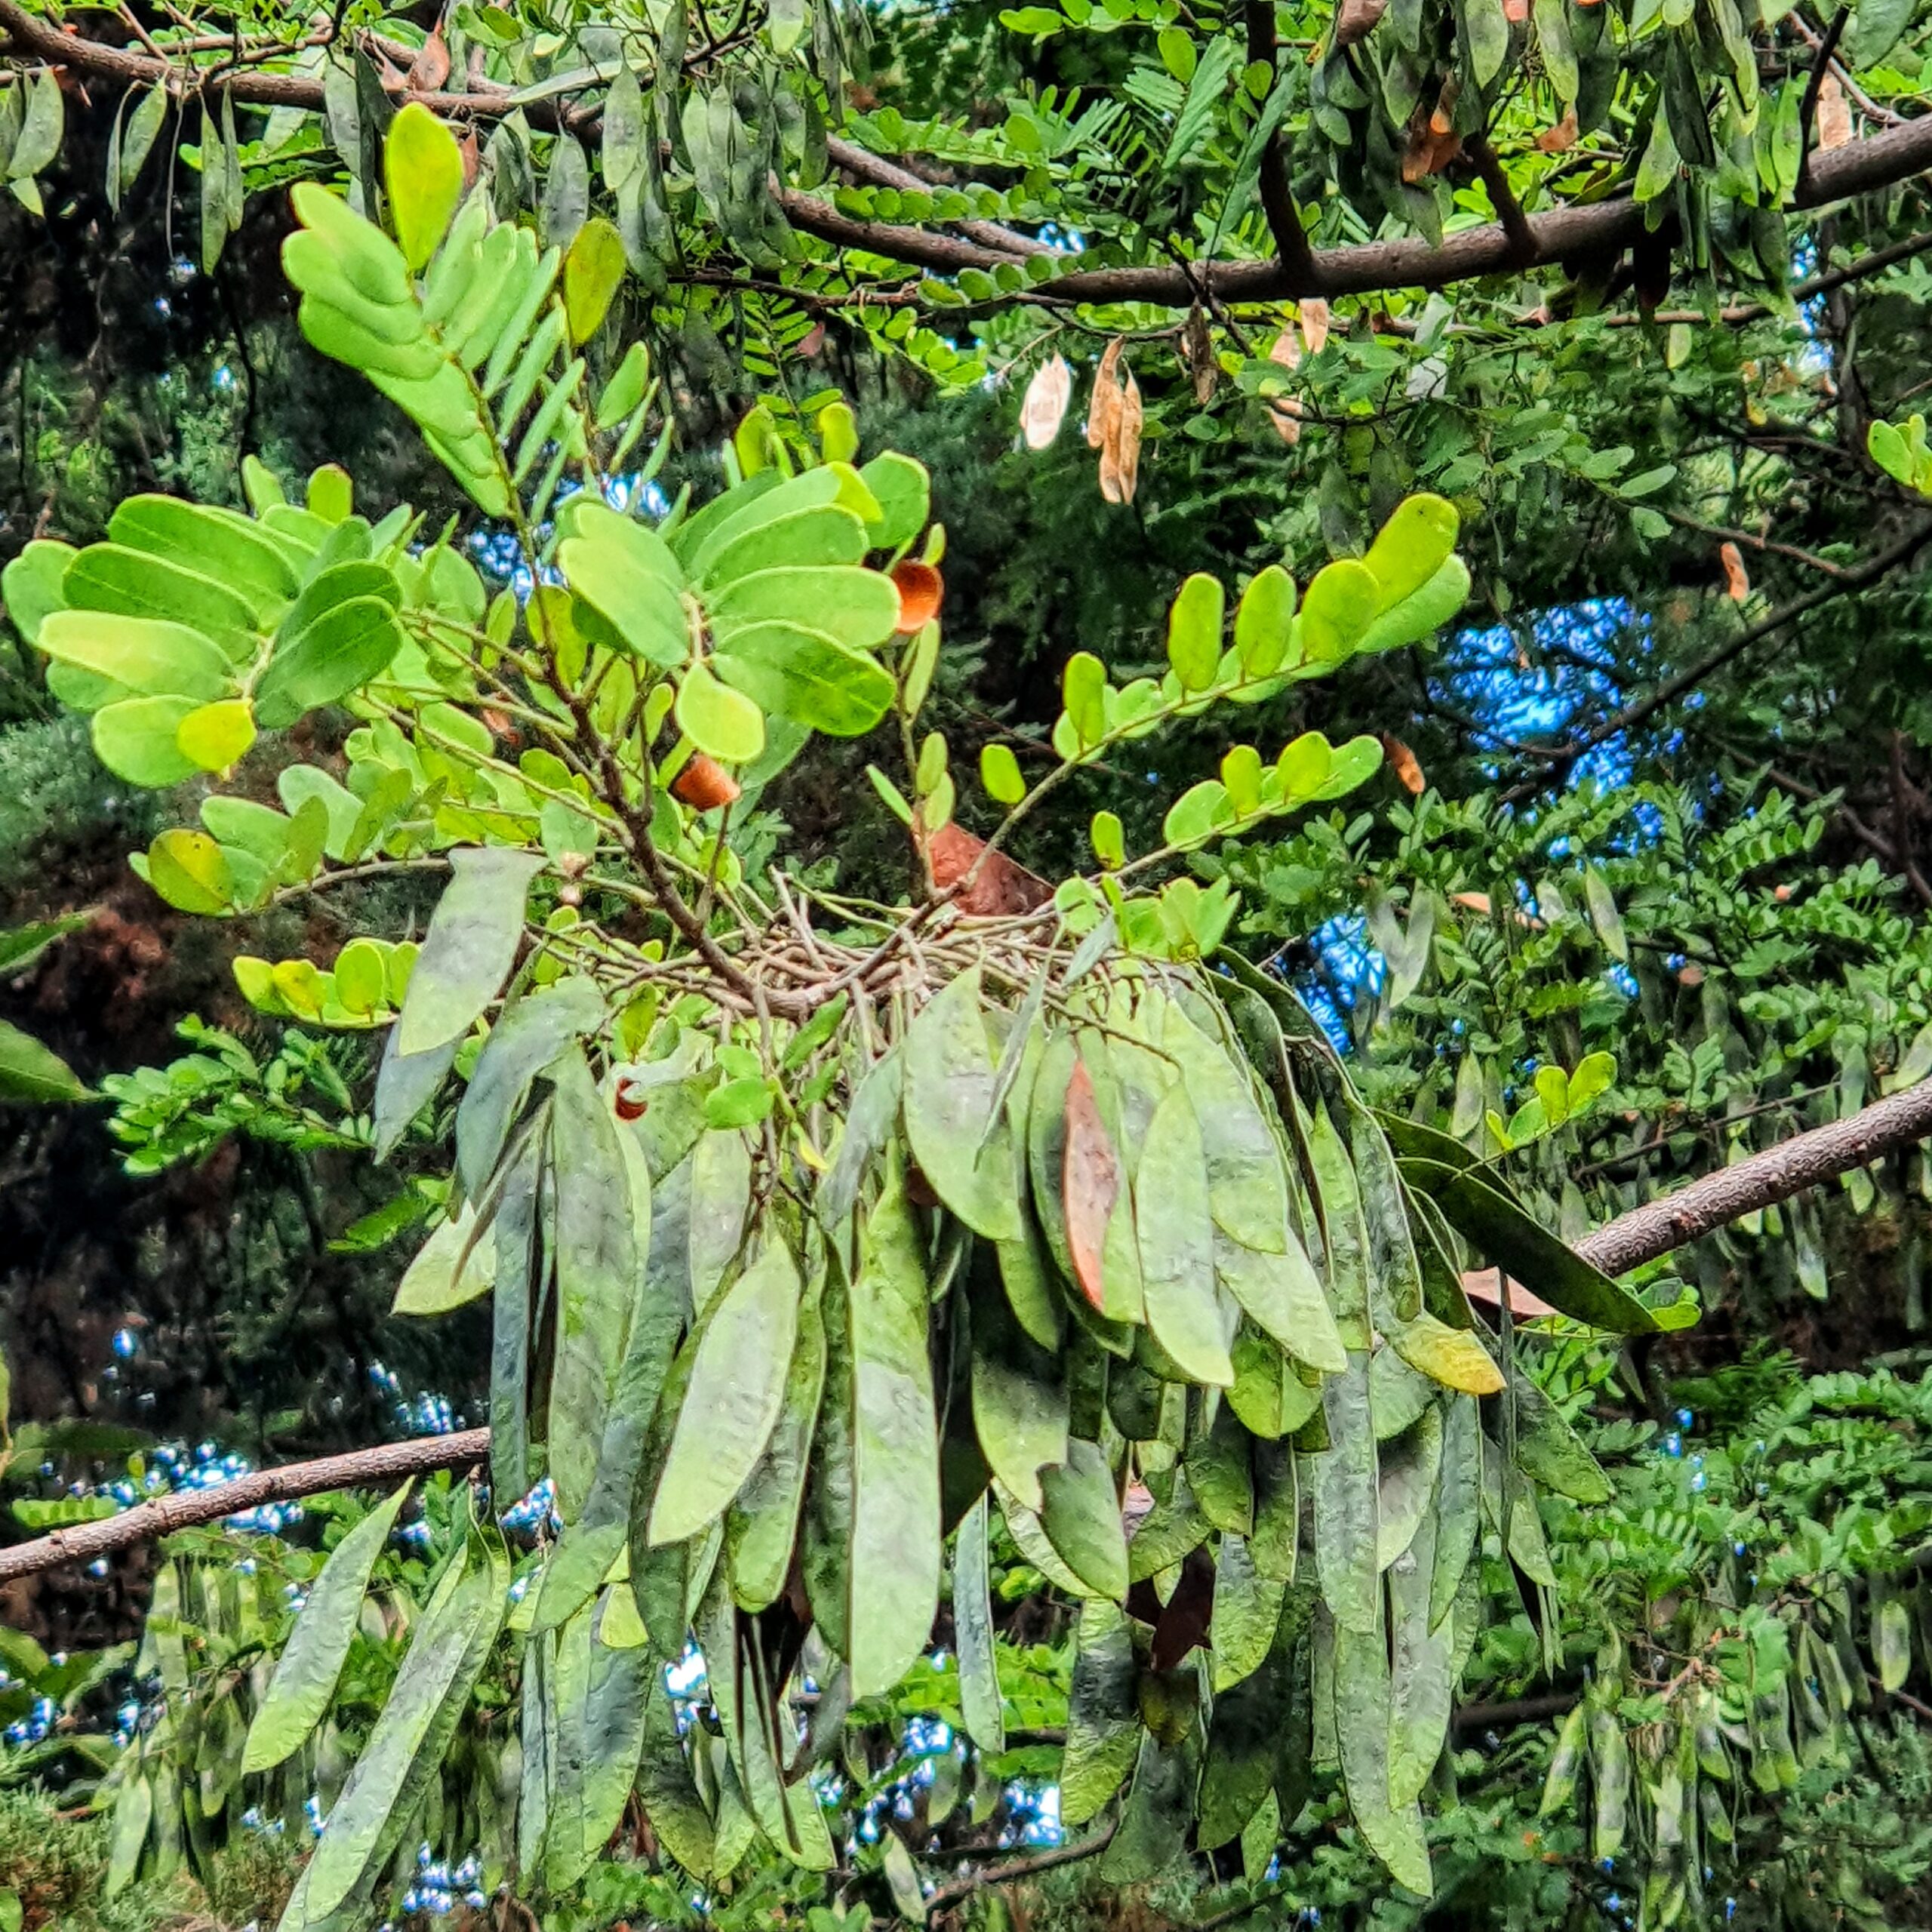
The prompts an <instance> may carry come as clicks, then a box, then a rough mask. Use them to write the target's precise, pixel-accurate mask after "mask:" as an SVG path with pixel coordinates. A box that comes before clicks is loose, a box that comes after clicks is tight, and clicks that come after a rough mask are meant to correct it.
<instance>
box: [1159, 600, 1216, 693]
mask: <svg viewBox="0 0 1932 1932" xmlns="http://www.w3.org/2000/svg"><path fill="white" fill-rule="evenodd" d="M1224 598H1225V593H1224V592H1223V589H1222V588H1221V581H1220V578H1218V577H1210V576H1209V575H1208V574H1207V573H1206V572H1205V571H1196V572H1195V574H1194V575H1193V576H1192V577H1189V579H1188V580H1187V581H1186V583H1183V585H1182V586H1181V587H1180V595H1178V596H1177V597H1176V598H1175V599H1174V608H1173V609H1172V610H1171V611H1169V612H1168V663H1170V664H1171V665H1172V666H1173V667H1174V675H1175V676H1176V677H1177V678H1179V679H1180V688H1181V689H1182V690H1183V691H1187V692H1190V693H1192V692H1195V691H1205V690H1207V688H1208V687H1209V686H1210V685H1212V684H1213V683H1214V675H1215V673H1216V672H1217V670H1218V669H1219V668H1220V662H1221V625H1222V622H1223V613H1224Z"/></svg>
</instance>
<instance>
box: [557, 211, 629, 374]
mask: <svg viewBox="0 0 1932 1932" xmlns="http://www.w3.org/2000/svg"><path fill="white" fill-rule="evenodd" d="M624 268H625V263H624V243H623V237H622V236H621V235H619V234H618V232H617V230H616V229H614V227H612V226H611V224H610V223H608V221H606V220H605V219H604V217H602V216H601V215H594V216H592V217H591V219H590V220H588V221H586V223H584V224H583V226H582V227H581V228H580V229H578V230H577V233H576V235H574V237H573V238H572V239H571V245H570V248H569V251H568V253H567V254H565V257H564V316H565V321H566V323H567V324H568V328H569V331H570V340H571V347H572V348H573V349H574V348H575V347H577V346H578V344H580V343H586V342H588V341H589V340H590V338H591V337H592V336H594V335H595V334H596V333H597V331H598V328H600V327H601V325H602V323H603V321H604V318H605V316H606V315H608V314H609V312H610V309H611V298H612V297H614V296H615V295H616V294H617V291H618V290H619V289H620V288H622V287H623V280H624Z"/></svg>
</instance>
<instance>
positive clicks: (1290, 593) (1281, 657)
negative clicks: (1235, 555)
mask: <svg viewBox="0 0 1932 1932" xmlns="http://www.w3.org/2000/svg"><path fill="white" fill-rule="evenodd" d="M1294 614H1295V580H1294V578H1293V577H1291V576H1289V574H1287V571H1284V569H1282V568H1281V565H1279V564H1270V565H1269V566H1268V567H1267V568H1266V569H1265V570H1263V571H1258V572H1257V574H1256V575H1255V577H1254V580H1253V581H1252V582H1251V583H1250V584H1249V585H1248V586H1247V589H1245V590H1244V591H1243V592H1241V604H1240V606H1239V608H1238V609H1237V610H1236V611H1235V656H1236V657H1238V659H1239V660H1240V663H1241V675H1242V676H1243V677H1244V678H1270V677H1272V676H1273V675H1274V674H1275V672H1277V671H1278V670H1280V669H1281V666H1283V665H1284V664H1285V663H1287V657H1288V646H1289V643H1290V641H1291V638H1292V637H1293V635H1294V632H1293V625H1294Z"/></svg>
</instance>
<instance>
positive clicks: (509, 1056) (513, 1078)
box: [335, 947, 604, 1201]
mask: <svg viewBox="0 0 1932 1932" xmlns="http://www.w3.org/2000/svg"><path fill="white" fill-rule="evenodd" d="M348 950H349V949H348V948H346V947H345V948H344V949H343V955H341V956H340V957H338V958H337V961H336V969H335V971H336V983H337V989H338V991H340V987H341V983H342V977H343V958H346V956H347V953H348ZM603 1017H604V999H603V995H601V993H599V992H598V990H597V987H596V984H595V982H594V981H592V980H589V979H587V978H585V977H581V976H580V975H577V974H572V975H571V977H568V978H567V979H563V980H558V982H557V983H556V984H555V986H546V987H543V988H541V989H539V990H538V991H537V992H534V993H531V994H528V995H525V997H524V998H521V999H519V1000H517V1001H515V1002H514V1003H513V1004H510V1005H509V1006H507V1007H506V1008H505V1009H504V1011H503V1013H502V1014H500V1016H499V1017H498V1019H497V1023H496V1025H495V1026H493V1027H492V1028H491V1029H490V1037H489V1038H488V1039H487V1040H485V1041H484V1043H483V1051H481V1053H480V1054H478V1056H477V1058H476V1064H475V1066H474V1068H472V1069H471V1072H470V1075H469V1084H468V1086H467V1087H466V1088H465V1089H464V1091H463V1102H462V1104H461V1105H460V1106H459V1107H458V1108H457V1115H456V1171H457V1178H458V1179H459V1180H460V1181H461V1182H462V1183H463V1192H464V1194H465V1195H467V1196H468V1197H469V1199H471V1200H472V1201H476V1200H481V1198H483V1195H484V1192H485V1189H487V1188H488V1186H489V1184H490V1180H491V1175H492V1174H494V1171H495V1170H496V1166H497V1158H498V1157H499V1156H500V1155H501V1154H502V1152H503V1145H504V1143H505V1141H506V1139H507V1137H508V1136H509V1129H510V1124H511V1122H512V1120H513V1119H514V1118H515V1117H516V1115H517V1114H518V1112H520V1111H521V1109H522V1106H523V1103H524V1101H525V1099H526V1097H528V1094H529V1092H530V1088H531V1082H532V1081H534V1079H535V1078H537V1075H539V1074H540V1073H542V1072H544V1070H545V1069H546V1068H548V1067H549V1066H552V1065H553V1064H554V1063H555V1061H556V1060H558V1057H560V1056H561V1054H563V1052H564V1051H565V1049H566V1048H568V1046H569V1045H570V1044H571V1041H574V1040H580V1039H581V1038H583V1036H584V1035H586V1033H590V1032H595V1030H596V1029H597V1027H598V1024H599V1023H601V1020H602V1019H603Z"/></svg>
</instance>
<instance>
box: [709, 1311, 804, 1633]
mask: <svg viewBox="0 0 1932 1932" xmlns="http://www.w3.org/2000/svg"><path fill="white" fill-rule="evenodd" d="M821 1293H822V1289H821V1288H820V1287H817V1286H814V1287H812V1288H810V1289H808V1291H806V1294H805V1295H804V1299H803V1300H801V1303H799V1306H798V1340H797V1341H796V1342H795V1344H794V1345H793V1347H792V1363H791V1367H789V1370H788V1371H786V1378H785V1395H784V1403H783V1407H781V1408H780V1411H779V1415H778V1422H777V1426H776V1427H775V1428H774V1429H773V1430H772V1432H771V1441H769V1442H768V1443H767V1444H765V1448H764V1454H763V1455H761V1457H759V1458H758V1462H757V1463H756V1464H755V1466H754V1467H753V1469H752V1472H751V1474H750V1475H749V1476H748V1477H746V1479H745V1482H744V1484H743V1487H741V1488H740V1490H739V1491H738V1494H737V1496H736V1497H734V1499H733V1500H732V1502H731V1506H730V1507H729V1508H728V1509H727V1510H726V1511H725V1512H724V1555H725V1561H726V1564H727V1565H728V1569H729V1572H730V1575H731V1595H732V1598H733V1599H734V1601H735V1602H736V1603H737V1605H738V1607H739V1608H740V1609H741V1610H748V1611H758V1610H763V1609H764V1608H765V1607H767V1606H768V1604H774V1603H776V1602H777V1600H778V1598H779V1597H780V1595H781V1594H783V1591H784V1588H785V1581H786V1577H787V1575H788V1574H789V1572H790V1570H791V1567H792V1546H793V1545H794V1544H795V1543H796V1542H797V1540H798V1512H799V1509H800V1507H801V1505H802V1503H803V1502H804V1491H805V1471H806V1467H807V1464H808V1459H809V1457H810V1456H811V1446H812V1437H813V1435H814V1432H815V1430H816V1429H817V1424H818V1409H819V1401H820V1397H821V1396H822V1395H823V1392H824V1389H825V1322H824V1319H823V1315H821V1313H820V1295H821Z"/></svg>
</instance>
